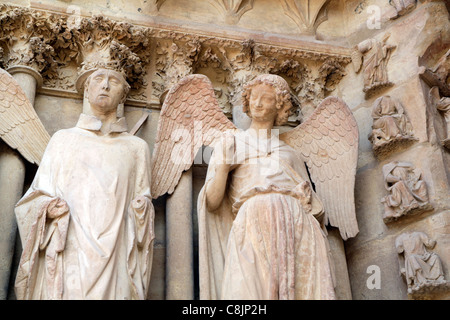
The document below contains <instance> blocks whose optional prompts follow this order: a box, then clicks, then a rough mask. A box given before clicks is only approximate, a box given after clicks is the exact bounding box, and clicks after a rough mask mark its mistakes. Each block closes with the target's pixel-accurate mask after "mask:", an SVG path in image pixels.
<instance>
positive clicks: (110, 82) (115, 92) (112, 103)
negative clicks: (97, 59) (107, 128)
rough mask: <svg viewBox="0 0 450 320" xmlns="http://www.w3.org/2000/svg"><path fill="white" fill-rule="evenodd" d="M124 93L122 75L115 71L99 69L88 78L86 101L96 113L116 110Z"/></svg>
mask: <svg viewBox="0 0 450 320" xmlns="http://www.w3.org/2000/svg"><path fill="white" fill-rule="evenodd" d="M124 92H125V87H124V84H123V80H122V75H121V74H120V73H118V72H116V71H113V70H107V69H100V70H97V71H95V72H94V73H93V74H92V75H91V76H90V81H89V87H88V99H89V103H90V104H91V106H92V107H93V108H94V109H96V110H97V111H100V112H103V113H108V112H111V111H113V110H116V109H117V106H118V105H119V103H120V102H121V101H122V99H123V95H124Z"/></svg>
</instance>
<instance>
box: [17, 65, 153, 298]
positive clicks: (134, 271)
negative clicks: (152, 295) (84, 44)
mask: <svg viewBox="0 0 450 320" xmlns="http://www.w3.org/2000/svg"><path fill="white" fill-rule="evenodd" d="M129 88H130V87H129V85H128V83H127V82H126V80H125V77H124V76H123V75H122V74H121V73H120V72H117V71H115V70H107V69H99V70H96V71H94V72H93V73H92V74H91V75H90V76H89V78H88V79H87V80H86V86H85V95H87V97H88V101H89V104H90V111H89V112H88V113H82V114H81V115H80V118H79V121H78V123H77V125H76V127H74V128H70V129H63V130H60V131H58V132H56V133H55V134H54V135H53V137H52V138H51V140H50V142H49V144H48V146H47V148H46V150H45V153H44V156H43V158H42V162H41V164H40V167H39V169H38V171H37V173H36V176H35V178H34V180H33V183H32V185H31V187H30V188H29V189H28V191H27V192H26V194H25V195H24V196H23V197H22V199H20V201H19V202H18V203H17V205H16V210H15V212H16V217H17V223H18V226H19V232H20V236H21V240H22V246H23V253H22V256H21V259H20V263H19V269H18V272H17V277H16V283H15V291H16V296H17V298H18V299H20V300H23V299H25V300H28V299H70V300H72V299H145V298H146V295H147V290H148V285H149V281H150V273H151V267H152V257H153V239H154V231H153V221H154V209H153V205H152V202H151V199H152V198H151V194H150V151H149V148H148V145H147V143H146V142H145V141H144V140H142V139H140V138H138V137H135V136H133V135H131V134H129V133H127V132H126V131H127V125H126V121H125V118H123V117H120V118H118V117H117V107H118V105H119V104H120V103H123V102H124V101H125V99H126V96H127V93H128V90H129Z"/></svg>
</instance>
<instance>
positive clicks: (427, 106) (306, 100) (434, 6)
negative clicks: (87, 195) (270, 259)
mask: <svg viewBox="0 0 450 320" xmlns="http://www.w3.org/2000/svg"><path fill="white" fill-rule="evenodd" d="M124 3H125V2H124V1H122V0H111V1H87V0H71V1H63V0H61V1H50V0H40V1H32V0H19V1H14V2H10V1H0V35H1V36H0V66H1V67H2V68H3V69H6V70H8V69H10V70H11V68H13V69H14V68H17V67H26V68H29V69H31V70H34V71H32V72H34V73H35V74H38V75H39V77H40V78H39V77H37V78H39V79H40V80H39V81H37V83H36V94H35V100H34V108H35V110H36V112H37V114H38V116H39V118H40V120H41V121H42V123H43V125H44V127H45V128H46V129H47V131H48V133H49V134H50V135H52V134H53V133H54V132H56V131H57V130H59V129H62V128H69V127H72V126H74V125H75V123H76V121H77V119H78V116H79V114H80V112H82V110H83V95H82V91H80V87H77V83H78V84H79V83H81V81H80V79H79V76H80V75H82V73H83V71H85V70H89V69H90V68H93V67H97V66H101V65H102V64H103V65H105V66H108V63H112V61H115V62H114V63H119V64H121V67H124V68H125V70H126V76H127V80H128V81H129V83H130V84H131V91H130V94H129V96H128V99H127V101H126V102H125V106H124V113H125V116H126V118H127V123H128V127H129V128H132V127H133V126H134V125H135V124H136V123H137V122H138V121H139V119H140V118H141V115H142V114H143V113H148V114H149V117H148V118H147V120H146V122H145V123H144V124H143V125H142V127H141V129H140V130H139V131H138V132H137V135H138V136H139V137H141V138H143V139H144V140H146V141H147V142H148V144H149V146H150V149H151V150H152V149H153V146H154V141H155V136H156V130H157V124H158V119H159V113H160V109H161V105H162V103H163V102H164V99H165V97H166V95H167V92H168V90H169V89H170V88H171V87H172V86H173V85H174V84H175V83H177V81H178V80H179V79H181V78H182V77H183V76H185V75H188V74H192V73H201V74H204V75H207V76H208V77H209V79H210V80H211V82H212V84H213V87H214V90H215V93H216V97H217V98H218V100H219V103H220V107H221V108H222V110H223V112H224V113H225V114H226V115H227V116H228V117H229V118H230V119H232V120H233V121H234V122H235V124H236V125H238V126H241V127H245V126H246V125H248V119H246V118H245V115H243V114H242V111H241V110H240V108H241V107H242V106H241V101H240V99H241V93H242V91H241V90H242V85H243V84H244V83H246V82H247V81H249V80H251V79H253V78H254V77H256V76H257V75H259V74H262V73H274V74H278V75H280V76H282V77H283V78H285V79H286V80H287V82H288V84H289V86H290V89H291V92H292V93H293V96H294V97H295V99H294V100H295V104H296V112H295V114H293V115H292V116H291V118H290V119H289V123H288V125H287V126H285V127H283V128H280V129H281V130H289V129H290V128H291V127H292V126H295V125H297V124H298V123H299V122H301V121H302V120H303V119H305V118H306V117H308V115H310V114H311V112H312V111H313V110H314V108H315V106H317V104H318V103H319V102H320V101H321V100H322V99H323V98H325V97H327V96H330V95H336V96H338V97H340V98H342V99H343V100H344V101H345V102H346V103H347V104H348V106H349V107H350V108H351V110H352V112H353V115H354V116H355V118H356V121H357V123H358V128H359V136H360V140H359V158H358V170H357V173H356V187H355V194H356V198H355V204H356V211H357V219H358V224H359V230H360V231H359V234H358V235H357V236H356V237H355V238H352V239H349V240H347V241H345V243H343V242H342V240H340V241H337V240H336V239H337V238H336V237H334V236H333V235H334V234H336V232H334V231H335V230H330V232H329V237H330V239H331V237H334V238H332V239H331V241H330V243H331V244H332V246H333V248H334V249H335V251H334V252H341V253H342V255H341V256H339V257H337V258H336V261H339V265H338V266H337V268H336V269H337V270H338V272H339V274H338V276H339V279H338V280H339V281H341V279H344V278H345V279H348V281H347V280H346V281H347V282H348V283H347V284H342V283H341V284H339V289H338V290H337V291H338V297H339V298H340V299H355V300H362V299H367V300H372V299H396V300H397V299H400V300H402V299H403V300H406V299H448V298H449V297H450V293H449V290H448V288H443V289H442V288H441V289H442V290H437V291H433V292H432V290H424V291H423V292H422V291H421V292H420V294H418V295H414V294H413V295H412V294H411V292H408V284H407V282H406V281H405V280H404V279H403V278H402V274H401V268H402V266H401V263H399V257H400V255H399V254H398V251H397V249H396V246H395V242H396V239H397V238H398V237H399V236H401V235H402V234H403V233H406V232H423V233H425V234H426V235H427V236H428V237H429V238H430V239H433V240H435V241H436V244H435V246H434V247H433V248H432V249H430V250H431V251H432V252H434V253H435V254H436V255H437V256H438V257H439V260H440V263H441V266H442V268H441V271H442V275H443V279H444V280H445V281H447V280H448V279H450V278H449V275H450V254H449V251H448V248H449V246H450V229H449V221H450V218H449V212H450V211H449V210H450V198H449V196H448V195H449V194H450V183H449V179H450V170H449V168H450V151H449V149H448V148H446V143H445V140H446V139H448V138H449V136H448V128H449V126H448V121H447V120H446V119H447V118H446V115H447V114H448V111H446V110H447V109H446V108H447V107H448V106H447V107H446V105H447V104H446V103H445V98H446V97H449V91H446V90H448V54H447V52H448V44H449V43H450V23H449V13H448V7H447V6H446V3H445V1H431V0H421V1H406V0H404V1H389V0H364V1H361V0H336V1H312V0H292V1H284V0H280V1H271V0H258V1H256V0H255V1H253V0H243V1H227V0H210V1H200V0H194V1H191V0H147V1H141V0H130V1H126V5H124ZM230 4H233V5H230ZM374 73H376V74H377V76H375V77H374ZM385 96H389V97H390V98H391V99H392V100H393V101H396V102H399V103H400V104H401V106H402V108H403V111H404V112H403V114H404V115H405V118H406V121H405V123H409V126H408V128H409V129H410V133H411V134H410V135H409V137H410V138H411V139H408V143H404V144H403V143H398V144H397V143H393V144H386V145H387V146H388V147H386V148H384V147H383V146H382V147H381V148H380V149H378V148H375V149H374V143H373V140H370V139H368V137H369V136H370V135H371V134H372V131H373V130H374V128H373V124H374V118H373V108H374V106H375V105H376V102H377V100H378V99H381V98H382V97H385ZM378 101H380V100H378ZM388 122H389V121H388ZM392 123H395V124H396V125H397V122H396V121H395V120H394V121H393V122H392ZM381 127H382V126H381ZM394 140H395V138H394ZM5 150H6V151H5ZM0 152H2V154H5V155H6V154H8V155H9V153H10V152H11V150H9V149H8V147H7V146H4V145H2V149H1V151H0ZM15 157H16V158H17V157H18V158H20V155H19V154H17V153H15ZM0 159H2V158H1V157H0ZM394 162H398V163H410V164H412V165H413V166H414V168H415V169H414V170H416V171H415V172H416V174H417V175H418V176H419V177H420V178H419V179H418V181H420V182H421V183H423V185H426V194H427V205H426V206H423V207H422V209H424V210H422V211H421V212H420V213H418V212H415V213H418V214H412V215H411V214H404V215H399V216H398V217H396V218H395V219H388V220H389V221H385V219H383V215H384V214H385V212H386V211H385V210H386V208H385V203H384V202H382V201H381V200H382V199H384V197H387V196H389V195H390V193H389V192H390V191H388V190H387V189H386V188H385V178H384V176H383V167H384V166H386V165H389V164H390V163H394ZM0 165H1V164H0ZM24 167H25V169H26V174H25V176H24V179H23V180H24V181H23V183H24V185H23V189H24V190H26V189H27V186H28V185H29V184H30V183H31V180H32V178H33V176H34V173H35V172H36V169H37V166H35V165H32V164H29V163H25V164H24ZM205 172H206V164H204V163H201V164H200V163H199V164H195V165H194V168H193V170H192V186H193V188H192V190H193V194H192V199H193V206H192V210H191V214H192V219H193V225H192V226H181V227H180V226H179V227H180V228H182V230H184V229H192V234H193V241H192V242H193V243H192V245H191V246H192V248H193V264H192V266H190V265H188V268H190V271H191V274H192V277H193V283H194V284H193V288H190V289H189V290H193V295H192V296H193V298H195V299H196V298H198V283H197V280H198V279H197V272H198V264H197V258H198V242H197V241H198V240H197V236H198V231H197V225H196V223H197V213H196V199H197V197H198V193H199V190H200V188H201V186H202V185H203V183H204V178H205ZM412 176H413V175H412ZM414 176H416V175H414ZM0 187H2V186H0ZM2 190H3V189H2ZM168 198H169V197H168V196H167V195H165V196H162V197H160V198H158V199H157V200H155V201H154V205H155V210H156V217H155V233H156V239H155V251H154V261H153V268H152V277H151V279H152V280H151V284H150V292H149V299H155V300H158V299H166V298H167V297H170V296H171V294H172V293H169V292H168V291H169V288H168V283H169V282H170V283H171V280H172V279H167V277H168V271H167V270H168V269H167V267H168V265H169V264H170V263H171V259H173V258H172V257H171V256H168V250H167V246H168V242H167V237H169V235H168V231H169V230H168V229H167V225H166V214H167V211H166V209H167V205H166V204H167V200H168ZM11 209H12V208H11ZM2 214H3V213H2ZM10 217H11V214H10ZM10 217H9V218H10ZM1 218H2V219H5V217H1ZM0 221H3V220H1V219H0ZM5 221H6V220H5ZM4 225H5V226H6V225H7V224H6V223H5V224H4ZM8 225H10V224H8ZM9 229H11V228H9ZM7 231H8V230H4V229H2V224H0V234H4V233H5V234H6V232H7ZM8 232H9V233H8V237H9V238H8V240H4V239H6V237H5V238H1V239H0V242H1V243H0V244H4V243H5V242H7V241H9V242H11V239H13V238H14V237H15V236H16V234H15V233H13V234H12V233H11V232H10V231H8ZM189 245H190V244H189ZM10 247H11V246H10ZM3 248H4V247H3V246H0V249H2V250H3ZM8 250H9V251H8V256H6V255H3V252H0V256H2V257H6V258H5V260H1V261H0V262H1V265H0V271H1V272H3V273H2V275H1V276H0V281H3V280H4V279H5V277H6V286H5V285H4V283H2V286H3V287H6V291H5V290H4V291H3V292H2V291H0V294H1V298H2V299H14V298H15V296H14V293H13V290H12V283H13V279H14V276H15V271H16V269H17V263H18V259H19V255H20V253H21V247H20V243H19V242H17V244H16V246H15V249H14V250H15V255H14V256H13V255H12V254H11V252H12V251H11V248H9V249H8ZM4 261H5V262H4ZM373 266H375V267H377V268H378V269H377V268H375V269H376V270H379V273H380V287H377V286H375V287H371V286H368V279H369V277H370V273H369V272H368V270H374V269H373ZM4 271H5V272H4ZM2 277H3V278H2ZM10 279H11V280H10ZM9 280H10V281H9ZM3 282H5V281H3ZM8 282H9V283H8ZM344 282H345V281H344ZM176 284H177V283H175V285H176ZM180 284H181V282H180ZM8 285H9V286H8ZM0 290H2V288H0Z"/></svg>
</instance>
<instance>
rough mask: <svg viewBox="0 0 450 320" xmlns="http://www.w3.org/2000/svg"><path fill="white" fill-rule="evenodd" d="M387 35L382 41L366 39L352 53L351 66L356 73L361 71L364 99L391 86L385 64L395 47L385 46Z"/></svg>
mask: <svg viewBox="0 0 450 320" xmlns="http://www.w3.org/2000/svg"><path fill="white" fill-rule="evenodd" d="M389 36H390V35H389V34H386V35H384V37H383V39H382V40H381V41H380V40H377V39H367V40H364V41H362V42H360V43H359V44H358V45H357V46H356V48H355V51H354V53H353V64H354V66H355V70H356V72H359V71H360V70H361V67H362V70H363V79H364V88H363V91H364V93H365V97H366V99H368V98H370V97H371V96H373V95H374V94H376V93H377V92H378V91H380V90H382V89H384V88H386V87H390V86H392V85H393V83H392V82H390V81H389V79H388V72H387V64H388V62H389V58H390V56H391V52H392V50H393V49H394V48H395V47H396V46H394V45H390V44H387V40H388V39H389Z"/></svg>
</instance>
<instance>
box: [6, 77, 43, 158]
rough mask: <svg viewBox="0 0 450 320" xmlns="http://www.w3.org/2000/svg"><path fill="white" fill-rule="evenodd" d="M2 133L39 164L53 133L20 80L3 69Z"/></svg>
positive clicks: (8, 142)
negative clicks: (41, 117) (31, 101)
mask: <svg viewBox="0 0 450 320" xmlns="http://www.w3.org/2000/svg"><path fill="white" fill-rule="evenodd" d="M0 136H1V138H2V139H3V140H4V141H5V142H6V143H7V144H8V145H9V146H10V147H11V148H13V149H17V150H18V151H19V152H20V154H22V156H23V157H24V158H25V159H27V160H28V161H30V162H31V163H35V164H37V165H39V163H40V161H41V159H42V156H43V154H44V151H45V148H46V147H47V144H48V142H49V141H50V135H49V134H48V132H47V130H46V129H45V127H44V125H43V124H42V122H41V121H40V119H39V117H38V115H37V114H36V111H35V110H34V108H33V106H32V105H31V103H30V101H29V100H28V98H27V97H26V95H25V92H24V91H23V89H22V88H21V87H20V85H19V84H18V83H17V81H16V80H15V79H14V78H13V77H12V76H11V75H10V74H9V73H8V72H6V71H5V70H3V69H0Z"/></svg>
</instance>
